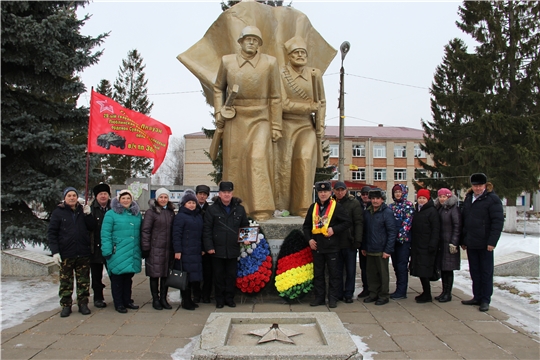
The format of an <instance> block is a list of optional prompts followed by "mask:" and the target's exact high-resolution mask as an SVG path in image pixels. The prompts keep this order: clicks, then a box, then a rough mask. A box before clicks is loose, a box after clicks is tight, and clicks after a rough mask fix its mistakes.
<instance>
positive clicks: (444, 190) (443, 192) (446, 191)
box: [437, 188, 452, 197]
mask: <svg viewBox="0 0 540 360" xmlns="http://www.w3.org/2000/svg"><path fill="white" fill-rule="evenodd" d="M437 195H438V196H441V195H446V196H448V197H451V196H452V192H451V191H450V190H449V189H447V188H441V189H439V191H437Z"/></svg>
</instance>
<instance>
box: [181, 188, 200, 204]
mask: <svg viewBox="0 0 540 360" xmlns="http://www.w3.org/2000/svg"><path fill="white" fill-rule="evenodd" d="M188 201H195V204H196V203H197V196H195V191H193V190H191V189H186V191H184V196H182V201H180V206H184V205H186V203H187V202H188Z"/></svg>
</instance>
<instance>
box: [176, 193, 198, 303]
mask: <svg viewBox="0 0 540 360" xmlns="http://www.w3.org/2000/svg"><path fill="white" fill-rule="evenodd" d="M180 205H181V207H180V209H179V210H178V214H177V215H176V217H175V218H174V225H173V247H174V258H175V263H174V268H175V269H177V270H180V268H181V269H182V270H183V271H187V273H188V287H187V288H186V289H185V290H181V291H180V294H181V295H182V308H184V309H186V310H195V308H197V307H199V306H198V305H197V304H195V302H193V300H192V298H191V287H194V286H200V285H199V283H200V282H201V281H202V233H203V219H202V216H201V214H200V213H199V211H200V210H199V207H198V206H197V197H196V196H195V192H194V191H193V190H191V189H188V190H186V191H185V193H184V196H183V197H182V201H181V203H180Z"/></svg>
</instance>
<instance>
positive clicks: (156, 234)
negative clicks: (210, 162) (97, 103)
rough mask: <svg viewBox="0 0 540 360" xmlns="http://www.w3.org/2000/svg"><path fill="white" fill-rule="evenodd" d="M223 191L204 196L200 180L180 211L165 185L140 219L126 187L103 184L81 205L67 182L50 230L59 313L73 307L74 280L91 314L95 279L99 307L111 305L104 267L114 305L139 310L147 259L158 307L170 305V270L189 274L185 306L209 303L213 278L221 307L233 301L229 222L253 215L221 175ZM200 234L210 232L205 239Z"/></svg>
mask: <svg viewBox="0 0 540 360" xmlns="http://www.w3.org/2000/svg"><path fill="white" fill-rule="evenodd" d="M219 190H220V191H219V197H218V199H217V200H216V202H215V203H214V204H213V205H212V206H209V204H208V203H207V198H208V196H209V195H210V187H208V186H206V185H199V186H197V187H196V190H195V191H193V190H191V189H188V190H186V191H185V192H184V195H183V197H182V199H181V202H180V208H179V210H178V213H177V214H175V207H174V205H173V203H172V202H171V201H170V192H169V191H168V190H167V189H165V188H160V189H158V190H156V196H155V198H154V199H151V200H150V201H149V209H148V210H147V211H146V212H145V216H144V219H143V217H142V215H141V211H140V208H139V205H138V204H137V202H136V201H135V199H134V196H133V194H132V192H131V191H130V190H127V189H124V190H121V191H119V192H118V195H117V196H116V197H113V198H112V199H111V189H110V187H109V185H107V184H103V183H102V184H99V185H97V186H95V187H94V188H93V193H94V200H93V201H92V202H91V203H90V204H85V205H82V204H81V203H80V202H79V193H78V191H77V190H76V189H75V188H73V187H68V188H66V189H65V190H64V191H63V201H62V202H61V203H60V204H59V205H58V207H57V208H56V209H55V210H54V211H53V213H52V215H51V221H50V224H49V229H48V240H49V246H50V248H51V252H52V254H53V260H54V261H55V262H56V263H57V264H58V266H59V267H60V290H59V296H60V305H61V306H62V311H61V313H60V316H61V317H67V316H69V315H70V314H71V311H72V310H71V308H72V302H73V300H72V296H73V283H74V279H75V281H76V284H77V305H78V308H79V312H80V313H82V314H83V315H88V314H90V313H91V311H90V309H89V308H88V302H89V300H88V299H89V296H90V279H91V284H92V290H93V292H94V306H95V307H96V308H104V307H106V306H107V304H106V303H105V301H104V295H103V289H104V288H105V285H104V284H103V281H102V278H103V270H104V268H106V270H107V273H108V275H109V278H110V280H111V293H112V298H113V302H114V308H115V309H116V311H118V312H119V313H127V311H128V309H138V308H139V306H138V305H135V304H134V301H133V299H132V283H133V281H132V278H133V276H134V275H135V274H136V273H139V272H141V270H142V259H143V258H144V259H145V272H146V275H147V276H148V277H149V278H150V292H151V294H152V307H153V308H154V309H156V310H162V309H172V306H171V305H170V304H169V302H168V300H167V294H168V286H167V282H166V281H167V276H168V274H169V271H170V269H181V270H183V271H186V272H187V273H188V286H187V287H186V289H185V290H181V297H182V308H184V309H186V310H194V309H195V308H197V307H198V305H197V303H199V302H201V301H202V302H203V303H210V295H211V293H212V290H213V289H212V284H214V283H215V297H216V303H217V304H216V306H217V307H223V304H227V305H229V306H235V304H234V300H233V297H234V281H232V287H231V286H229V285H230V284H229V283H230V282H231V281H230V274H231V271H230V269H231V268H232V267H231V264H232V263H233V261H232V260H234V265H236V257H237V256H238V255H237V252H239V245H238V244H237V242H236V238H235V239H234V242H232V241H230V244H228V243H226V242H227V240H229V235H228V231H229V229H230V228H232V227H234V226H236V227H237V228H239V227H240V226H247V225H248V221H247V217H246V214H245V211H244V210H243V208H242V206H241V205H240V202H241V201H240V200H239V199H237V198H233V197H232V190H233V184H232V183H230V182H222V183H221V184H220V187H219ZM221 210H223V211H221ZM231 210H232V211H231ZM206 212H209V215H208V219H209V221H208V224H207V227H208V229H204V223H203V218H206V216H205V213H206ZM214 218H215V219H214ZM203 230H204V231H203ZM214 232H216V233H214ZM221 232H223V238H222V236H221V235H222V234H221ZM203 233H204V234H205V236H207V237H208V239H205V240H204V242H203ZM218 233H219V236H218ZM225 238H226V239H225ZM211 255H212V256H211ZM225 275H227V276H228V277H227V278H226V281H225V280H224V276H225ZM234 276H236V267H235V268H234ZM214 277H215V278H216V279H217V281H215V282H214V281H213V278H214Z"/></svg>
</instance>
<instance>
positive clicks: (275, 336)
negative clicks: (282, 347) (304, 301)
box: [250, 324, 302, 344]
mask: <svg viewBox="0 0 540 360" xmlns="http://www.w3.org/2000/svg"><path fill="white" fill-rule="evenodd" d="M250 334H251V335H257V336H260V337H261V339H260V340H259V341H258V342H257V344H262V343H265V342H269V341H281V342H284V343H289V344H294V341H293V340H292V339H291V338H290V337H292V336H296V335H300V334H302V333H299V332H296V331H293V330H289V329H281V328H280V327H279V325H278V324H272V326H270V328H264V329H259V330H253V331H251V332H250Z"/></svg>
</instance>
